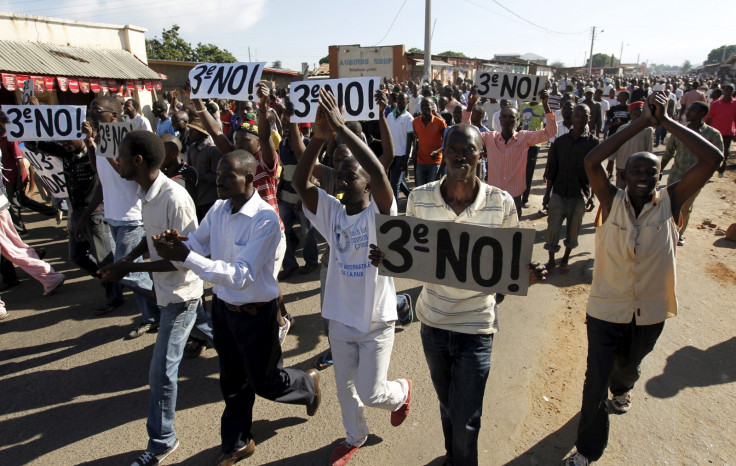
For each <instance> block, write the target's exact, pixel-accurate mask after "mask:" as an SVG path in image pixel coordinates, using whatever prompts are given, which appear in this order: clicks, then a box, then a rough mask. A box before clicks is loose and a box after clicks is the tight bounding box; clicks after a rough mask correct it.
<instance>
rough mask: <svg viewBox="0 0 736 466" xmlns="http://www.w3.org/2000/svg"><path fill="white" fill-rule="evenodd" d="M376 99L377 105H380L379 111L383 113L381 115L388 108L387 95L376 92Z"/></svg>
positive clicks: (379, 91)
mask: <svg viewBox="0 0 736 466" xmlns="http://www.w3.org/2000/svg"><path fill="white" fill-rule="evenodd" d="M374 98H375V99H376V105H378V109H379V110H380V111H381V113H383V112H384V111H385V110H386V107H387V106H388V97H386V93H385V92H383V91H381V90H378V91H376V94H375V96H374Z"/></svg>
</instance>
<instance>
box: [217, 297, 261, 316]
mask: <svg viewBox="0 0 736 466" xmlns="http://www.w3.org/2000/svg"><path fill="white" fill-rule="evenodd" d="M270 302H271V301H266V302H265V303H248V304H230V303H225V307H226V308H227V309H228V310H230V311H233V312H245V313H246V314H250V315H252V316H254V315H256V314H258V309H260V308H262V307H263V306H265V305H266V304H268V303H270Z"/></svg>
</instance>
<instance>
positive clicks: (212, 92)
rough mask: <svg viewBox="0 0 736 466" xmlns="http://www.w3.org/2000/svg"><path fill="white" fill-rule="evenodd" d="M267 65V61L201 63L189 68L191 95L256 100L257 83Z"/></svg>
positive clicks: (198, 97)
mask: <svg viewBox="0 0 736 466" xmlns="http://www.w3.org/2000/svg"><path fill="white" fill-rule="evenodd" d="M265 67H266V62H253V63H201V64H199V65H197V66H195V67H194V68H192V69H191V70H189V84H190V85H191V86H192V93H191V94H190V97H191V98H192V99H201V98H205V97H222V98H224V99H233V100H244V101H245V100H251V101H255V100H257V99H258V97H257V96H256V85H257V84H258V81H260V79H261V73H263V68H265Z"/></svg>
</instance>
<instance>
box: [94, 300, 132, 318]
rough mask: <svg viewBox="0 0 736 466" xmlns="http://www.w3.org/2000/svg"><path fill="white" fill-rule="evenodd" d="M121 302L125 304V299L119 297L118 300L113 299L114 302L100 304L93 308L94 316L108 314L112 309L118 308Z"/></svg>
mask: <svg viewBox="0 0 736 466" xmlns="http://www.w3.org/2000/svg"><path fill="white" fill-rule="evenodd" d="M123 304H125V300H124V299H121V300H120V301H115V302H114V303H112V304H110V305H105V306H102V307H100V308H97V309H95V312H94V315H96V316H104V315H105V314H109V313H111V312H112V311H114V310H115V309H117V308H119V307H120V306H122V305H123Z"/></svg>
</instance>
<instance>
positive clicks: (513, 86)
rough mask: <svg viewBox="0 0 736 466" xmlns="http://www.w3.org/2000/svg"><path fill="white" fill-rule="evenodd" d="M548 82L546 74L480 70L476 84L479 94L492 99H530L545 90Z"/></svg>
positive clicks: (476, 75) (477, 73)
mask: <svg viewBox="0 0 736 466" xmlns="http://www.w3.org/2000/svg"><path fill="white" fill-rule="evenodd" d="M546 84H547V77H546V76H536V75H533V74H518V73H502V72H500V71H482V72H481V71H478V72H476V73H475V85H476V86H478V95H479V96H481V97H488V98H491V99H499V100H500V99H515V100H520V101H529V100H531V99H532V98H533V97H536V96H537V94H539V91H543V90H544V89H545V86H546Z"/></svg>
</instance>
